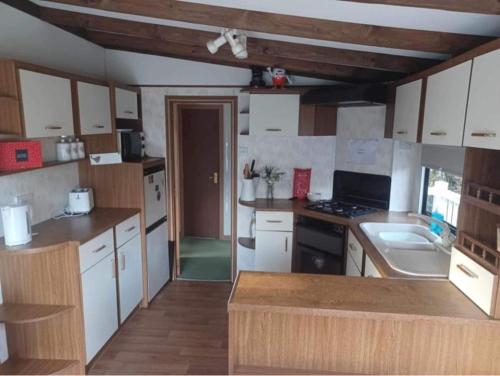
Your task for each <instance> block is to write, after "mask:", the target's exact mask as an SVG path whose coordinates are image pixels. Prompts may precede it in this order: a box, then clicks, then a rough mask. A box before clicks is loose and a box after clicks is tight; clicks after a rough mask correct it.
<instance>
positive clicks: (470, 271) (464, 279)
mask: <svg viewBox="0 0 500 376" xmlns="http://www.w3.org/2000/svg"><path fill="white" fill-rule="evenodd" d="M496 278H497V277H496V276H495V275H494V274H493V273H490V272H489V271H488V270H486V269H485V268H483V267H482V266H481V265H479V264H478V263H476V262H475V261H474V260H472V259H470V258H469V257H467V256H466V255H464V254H463V253H462V252H460V251H459V250H457V249H455V248H453V250H452V251H451V261H450V275H449V279H450V281H451V282H452V283H453V284H454V285H455V286H457V287H458V288H459V289H460V290H461V291H462V292H463V293H464V294H465V295H467V296H468V297H469V298H470V299H471V300H472V301H473V302H474V303H476V304H477V305H478V306H479V308H481V309H482V310H483V311H484V312H486V313H487V314H488V315H490V314H491V313H492V305H493V303H494V299H493V294H494V293H495V285H496Z"/></svg>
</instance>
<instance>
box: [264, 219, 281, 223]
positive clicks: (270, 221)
mask: <svg viewBox="0 0 500 376" xmlns="http://www.w3.org/2000/svg"><path fill="white" fill-rule="evenodd" d="M266 222H267V223H283V221H278V220H276V219H268V220H266Z"/></svg>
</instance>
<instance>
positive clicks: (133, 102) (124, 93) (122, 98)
mask: <svg viewBox="0 0 500 376" xmlns="http://www.w3.org/2000/svg"><path fill="white" fill-rule="evenodd" d="M115 96H116V117H117V118H119V119H139V108H138V104H137V93H136V92H135V91H132V90H125V89H120V88H116V89H115Z"/></svg>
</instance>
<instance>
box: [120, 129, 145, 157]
mask: <svg viewBox="0 0 500 376" xmlns="http://www.w3.org/2000/svg"><path fill="white" fill-rule="evenodd" d="M118 147H119V150H120V152H121V155H122V160H123V161H124V162H136V161H140V160H141V159H142V158H144V134H143V133H142V132H136V131H121V132H120V131H119V132H118Z"/></svg>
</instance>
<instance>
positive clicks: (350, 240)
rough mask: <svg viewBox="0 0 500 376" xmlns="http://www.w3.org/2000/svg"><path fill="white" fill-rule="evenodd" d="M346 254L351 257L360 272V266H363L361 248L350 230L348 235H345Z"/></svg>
mask: <svg viewBox="0 0 500 376" xmlns="http://www.w3.org/2000/svg"><path fill="white" fill-rule="evenodd" d="M347 252H349V254H350V255H351V257H352V260H353V261H354V263H355V264H356V266H357V267H358V269H359V270H361V266H362V265H363V247H361V244H360V243H359V241H358V239H356V237H355V236H354V234H353V233H352V232H351V230H349V234H348V235H347Z"/></svg>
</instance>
